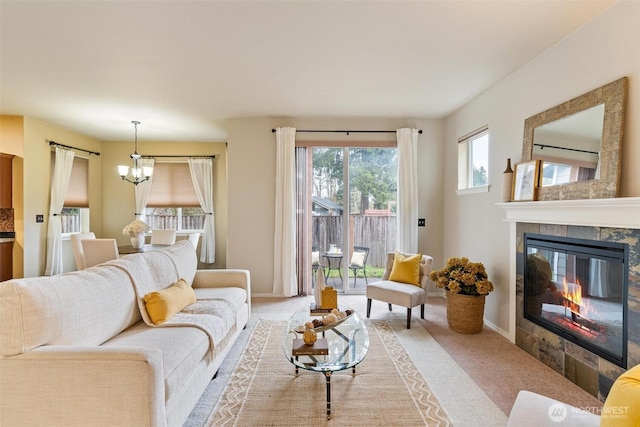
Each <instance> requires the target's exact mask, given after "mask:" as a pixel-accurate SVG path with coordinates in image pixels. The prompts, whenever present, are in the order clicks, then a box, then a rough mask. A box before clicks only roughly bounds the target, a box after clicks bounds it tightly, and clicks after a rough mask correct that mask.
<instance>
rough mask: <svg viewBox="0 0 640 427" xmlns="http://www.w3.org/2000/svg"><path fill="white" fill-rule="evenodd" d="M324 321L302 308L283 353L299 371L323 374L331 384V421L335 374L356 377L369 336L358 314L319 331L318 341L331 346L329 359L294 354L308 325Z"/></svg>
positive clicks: (292, 320)
mask: <svg viewBox="0 0 640 427" xmlns="http://www.w3.org/2000/svg"><path fill="white" fill-rule="evenodd" d="M338 309H339V310H340V311H346V310H351V309H350V308H349V307H345V306H342V305H341V306H339V307H338ZM316 318H317V319H322V315H315V314H314V315H312V314H311V310H310V306H308V305H307V306H304V307H301V308H300V309H299V310H298V311H296V312H295V313H294V314H293V315H292V316H291V318H290V319H289V322H288V323H287V329H286V332H285V336H284V340H283V341H284V342H283V345H282V350H283V351H284V355H285V356H286V358H287V360H289V361H290V362H291V363H292V364H293V365H294V366H295V368H296V375H297V374H298V370H299V369H306V370H308V371H314V372H321V373H323V374H324V376H325V378H326V381H327V419H328V420H329V419H331V374H332V373H334V372H337V371H343V370H345V369H352V375H355V373H356V365H358V364H359V363H360V362H362V360H363V359H364V357H365V356H366V354H367V350H368V349H369V333H368V332H367V327H366V326H365V324H364V322H363V321H362V319H361V318H360V316H359V315H358V313H356V312H355V311H354V312H353V313H352V314H351V315H349V316H348V317H346V318H344V319H341V320H339V321H338V322H335V323H333V324H331V325H327V326H321V327H318V328H315V330H316V332H317V334H318V339H320V338H325V339H326V340H327V344H328V353H329V354H327V355H298V356H294V355H293V354H292V353H293V352H292V347H293V340H294V339H295V338H302V334H303V332H304V331H303V330H302V328H301V327H304V324H305V323H306V322H309V321H312V320H313V319H316Z"/></svg>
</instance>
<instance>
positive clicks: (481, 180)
mask: <svg viewBox="0 0 640 427" xmlns="http://www.w3.org/2000/svg"><path fill="white" fill-rule="evenodd" d="M488 183H489V179H488V177H487V171H486V169H485V168H484V166H480V168H479V169H478V168H477V167H476V166H475V165H474V166H473V186H474V187H479V186H481V185H487V184H488Z"/></svg>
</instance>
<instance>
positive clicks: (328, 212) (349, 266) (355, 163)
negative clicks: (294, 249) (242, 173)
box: [298, 144, 397, 293]
mask: <svg viewBox="0 0 640 427" xmlns="http://www.w3.org/2000/svg"><path fill="white" fill-rule="evenodd" d="M386 145H387V146H383V147H370V146H367V145H362V144H360V145H359V146H357V147H348V146H340V147H336V146H333V147H322V146H313V147H308V148H307V154H306V155H307V162H306V164H307V165H309V166H310V167H308V168H307V172H306V174H305V175H306V178H307V180H308V183H310V185H299V188H301V190H300V191H308V192H309V195H308V197H306V198H305V199H306V200H309V202H308V203H306V204H305V206H306V209H305V213H304V215H305V220H306V221H307V223H308V224H309V227H308V229H309V231H310V233H309V239H304V238H303V239H299V240H301V241H304V240H308V241H307V243H306V245H304V244H303V245H302V246H301V245H299V246H298V247H299V250H303V251H310V253H311V256H310V257H305V258H308V259H309V260H310V261H309V262H308V263H304V264H303V265H301V267H303V268H306V269H308V271H311V273H312V275H308V274H307V275H305V274H302V275H299V276H300V277H305V276H306V277H310V276H311V277H310V280H311V282H312V284H313V283H314V282H315V281H314V278H313V273H315V272H316V269H317V266H318V265H320V266H322V267H323V268H324V273H325V277H326V282H327V285H328V286H333V287H335V288H336V289H338V290H339V291H341V292H347V293H363V292H364V290H365V287H366V284H367V283H368V282H369V281H370V280H376V279H379V278H380V277H382V274H383V273H384V267H385V264H386V254H387V252H389V251H393V250H394V245H395V233H396V193H397V191H396V190H397V156H396V152H397V150H396V148H395V146H388V145H390V144H386ZM299 176H300V175H299ZM299 200H301V198H299ZM310 288H311V287H308V289H310Z"/></svg>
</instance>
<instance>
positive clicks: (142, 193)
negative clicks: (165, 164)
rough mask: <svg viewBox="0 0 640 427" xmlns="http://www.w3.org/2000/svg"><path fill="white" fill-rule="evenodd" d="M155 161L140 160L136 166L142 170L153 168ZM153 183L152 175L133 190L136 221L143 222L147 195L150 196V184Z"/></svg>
mask: <svg viewBox="0 0 640 427" xmlns="http://www.w3.org/2000/svg"><path fill="white" fill-rule="evenodd" d="M155 163H156V161H155V159H140V160H138V166H139V167H140V168H141V169H142V168H143V167H147V166H148V167H153V166H154V165H155ZM152 182H153V175H151V178H149V179H148V180H146V181H144V182H141V183H140V184H138V185H136V186H135V187H136V188H135V189H134V193H135V196H136V212H135V215H136V219H140V220H142V221H144V220H145V219H146V218H145V214H144V210H145V209H146V207H147V201H148V200H149V194H151V183H152Z"/></svg>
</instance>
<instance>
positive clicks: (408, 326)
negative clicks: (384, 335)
mask: <svg viewBox="0 0 640 427" xmlns="http://www.w3.org/2000/svg"><path fill="white" fill-rule="evenodd" d="M407 329H411V307H409V308H407Z"/></svg>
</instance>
